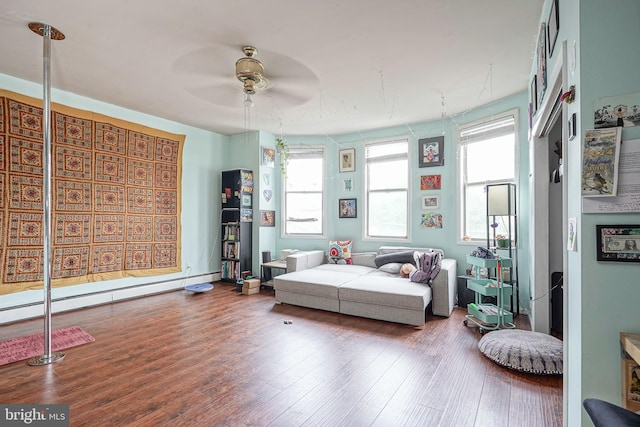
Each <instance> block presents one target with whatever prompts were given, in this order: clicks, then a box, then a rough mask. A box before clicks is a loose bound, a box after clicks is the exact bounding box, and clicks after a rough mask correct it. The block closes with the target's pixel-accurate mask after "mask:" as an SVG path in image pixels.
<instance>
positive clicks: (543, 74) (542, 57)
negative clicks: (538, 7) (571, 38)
mask: <svg viewBox="0 0 640 427" xmlns="http://www.w3.org/2000/svg"><path fill="white" fill-rule="evenodd" d="M546 28H547V26H546V25H545V23H544V22H543V23H542V24H540V33H539V35H538V49H537V54H538V74H537V77H538V85H537V88H536V89H537V94H538V108H540V107H542V100H543V99H544V93H545V91H546V90H547V43H546V41H547V31H546Z"/></svg>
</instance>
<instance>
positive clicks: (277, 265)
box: [260, 260, 287, 288]
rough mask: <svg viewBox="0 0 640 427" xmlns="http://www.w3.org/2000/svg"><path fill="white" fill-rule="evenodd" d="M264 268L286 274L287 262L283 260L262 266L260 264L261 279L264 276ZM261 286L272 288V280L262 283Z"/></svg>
mask: <svg viewBox="0 0 640 427" xmlns="http://www.w3.org/2000/svg"><path fill="white" fill-rule="evenodd" d="M266 268H269V269H277V270H284V272H285V273H286V272H287V261H285V260H275V261H269V262H263V263H262V264H260V270H261V271H260V275H261V276H262V277H264V276H265V274H264V270H265V269H266ZM262 286H268V287H270V288H273V279H271V280H269V281H267V282H264V283H262Z"/></svg>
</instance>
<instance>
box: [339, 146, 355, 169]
mask: <svg viewBox="0 0 640 427" xmlns="http://www.w3.org/2000/svg"><path fill="white" fill-rule="evenodd" d="M355 170H356V149H355V148H347V149H345V150H340V173H342V172H355Z"/></svg>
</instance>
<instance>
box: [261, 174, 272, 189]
mask: <svg viewBox="0 0 640 427" xmlns="http://www.w3.org/2000/svg"><path fill="white" fill-rule="evenodd" d="M262 182H264V185H266V186H267V187H268V186H270V185H271V174H270V173H269V172H265V173H263V174H262Z"/></svg>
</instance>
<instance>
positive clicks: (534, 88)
mask: <svg viewBox="0 0 640 427" xmlns="http://www.w3.org/2000/svg"><path fill="white" fill-rule="evenodd" d="M536 111H538V76H537V75H535V76H533V79H531V115H532V116H535V115H536Z"/></svg>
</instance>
